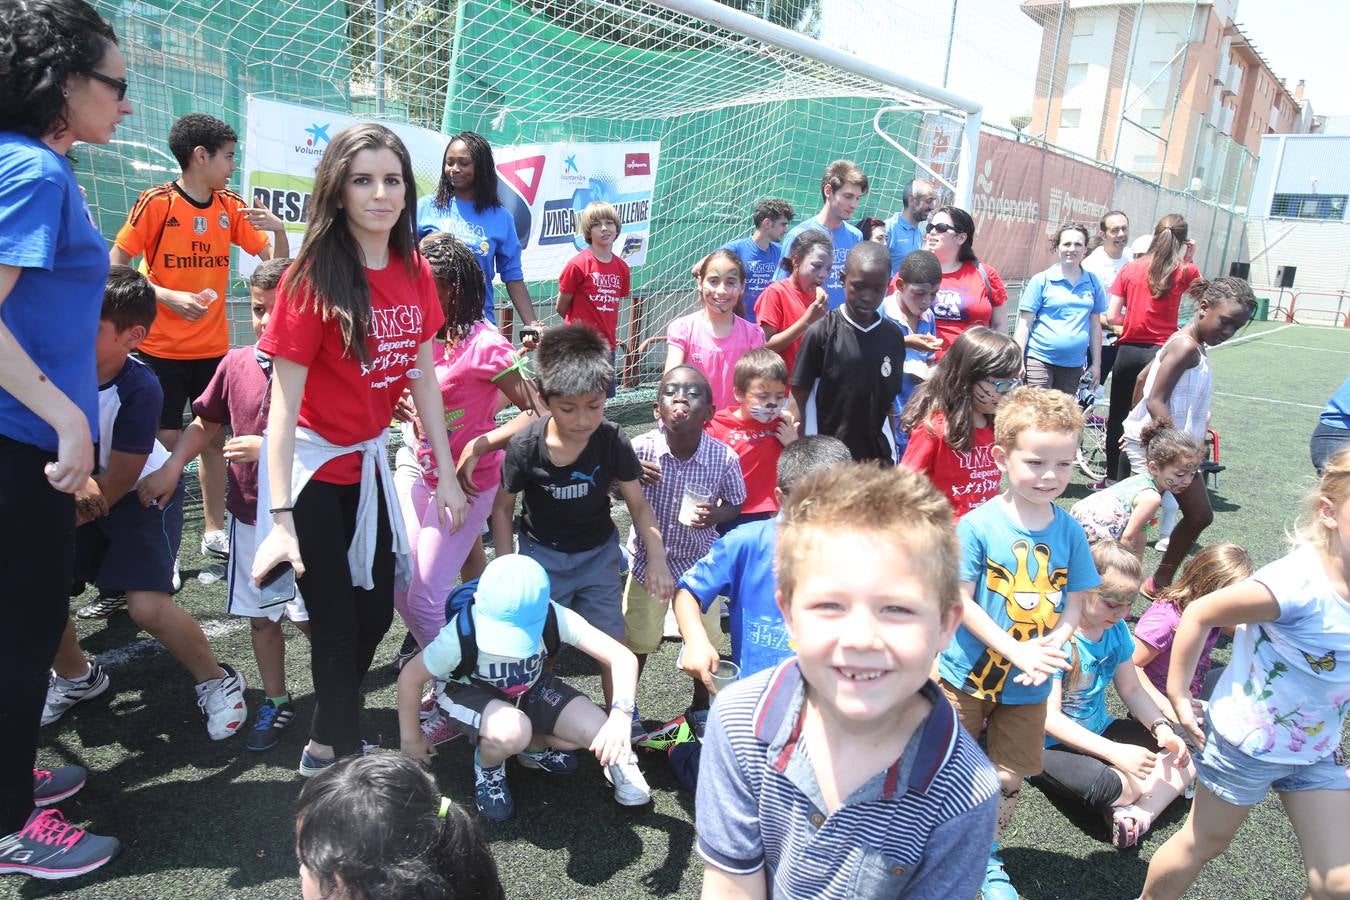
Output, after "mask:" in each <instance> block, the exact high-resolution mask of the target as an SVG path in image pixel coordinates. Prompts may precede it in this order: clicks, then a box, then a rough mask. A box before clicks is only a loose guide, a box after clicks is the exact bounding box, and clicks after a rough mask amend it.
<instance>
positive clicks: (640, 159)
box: [623, 153, 652, 175]
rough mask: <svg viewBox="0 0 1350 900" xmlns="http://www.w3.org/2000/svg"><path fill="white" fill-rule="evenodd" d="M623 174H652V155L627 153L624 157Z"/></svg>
mask: <svg viewBox="0 0 1350 900" xmlns="http://www.w3.org/2000/svg"><path fill="white" fill-rule="evenodd" d="M623 174H625V175H650V174H652V155H651V154H650V153H627V154H624V157H623Z"/></svg>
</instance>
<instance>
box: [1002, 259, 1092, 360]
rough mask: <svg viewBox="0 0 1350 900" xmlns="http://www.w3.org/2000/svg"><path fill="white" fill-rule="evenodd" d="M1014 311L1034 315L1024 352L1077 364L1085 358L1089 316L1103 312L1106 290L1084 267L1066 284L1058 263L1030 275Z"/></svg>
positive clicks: (1088, 338)
mask: <svg viewBox="0 0 1350 900" xmlns="http://www.w3.org/2000/svg"><path fill="white" fill-rule="evenodd" d="M1017 312H1018V314H1019V315H1020V314H1022V313H1031V314H1032V315H1033V316H1035V319H1034V320H1033V321H1032V323H1031V331H1030V332H1029V334H1028V337H1027V356H1030V357H1032V358H1033V359H1039V360H1040V361H1041V362H1044V363H1049V364H1050V365H1052V366H1081V365H1083V361H1084V360H1085V359H1087V353H1088V345H1089V343H1090V341H1091V334H1090V331H1089V328H1090V326H1091V323H1092V319H1093V317H1094V316H1099V315H1101V314H1102V313H1104V312H1106V290H1105V289H1104V288H1103V287H1102V283H1101V282H1100V281H1098V280H1097V276H1096V275H1093V274H1092V273H1091V272H1088V271H1087V270H1084V271H1082V272H1080V273H1079V275H1078V280H1077V281H1075V282H1074V283H1073V284H1070V283H1069V280H1068V279H1067V278H1065V277H1064V274H1063V272H1062V271H1061V270H1060V267H1059V266H1057V265H1056V266H1051V267H1050V268H1048V269H1046V270H1045V271H1044V272H1038V273H1036V274H1035V275H1032V276H1031V280H1030V281H1028V282H1027V287H1026V290H1024V291H1023V292H1022V299H1021V300H1020V301H1019V302H1018V305H1017Z"/></svg>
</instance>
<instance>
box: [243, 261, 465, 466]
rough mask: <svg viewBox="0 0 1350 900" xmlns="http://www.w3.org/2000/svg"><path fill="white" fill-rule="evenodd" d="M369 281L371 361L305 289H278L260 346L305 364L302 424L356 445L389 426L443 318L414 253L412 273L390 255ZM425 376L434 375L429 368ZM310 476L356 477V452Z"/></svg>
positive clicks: (337, 441)
mask: <svg viewBox="0 0 1350 900" xmlns="http://www.w3.org/2000/svg"><path fill="white" fill-rule="evenodd" d="M366 281H367V282H368V283H369V284H370V333H369V334H368V335H367V336H366V346H367V347H368V348H370V356H371V363H370V365H368V366H363V365H362V364H361V363H360V362H359V361H358V360H357V358H356V357H355V356H354V355H353V354H350V353H348V352H346V348H345V347H344V345H343V343H342V331H341V330H340V329H339V327H338V323H337V320H335V319H329V320H328V321H326V322H325V321H324V320H323V317H322V315H321V314H320V313H319V312H317V311H316V310H314V309H313V308H312V307H309V308H305V309H301V307H300V305H299V304H298V302H297V301H298V300H300V299H301V298H302V297H303V295H302V294H301V295H298V294H297V293H295V292H293V291H291V290H288V289H287V283H286V282H285V281H282V283H281V287H280V288H278V289H277V305H276V309H274V310H273V311H272V317H271V319H269V320H268V322H267V330H266V331H265V332H264V333H263V336H262V339H261V340H260V341H258V347H259V348H260V349H261V350H262V351H263V352H264V353H267V354H269V355H271V356H279V357H281V358H282V359H288V360H290V361H291V362H294V363H299V364H300V365H302V366H307V367H308V368H309V376H308V377H307V378H306V380H305V393H304V396H303V397H302V399H301V400H300V418H299V423H300V425H302V426H303V427H305V428H309V429H311V430H313V431H316V432H318V433H319V434H320V435H322V436H323V437H324V439H326V440H328V441H331V442H333V443H334V444H342V445H348V444H357V443H360V442H361V441H368V440H370V439H371V438H373V437H376V436H378V435H379V434H380V433H382V432H383V431H384V430H385V429H386V428H388V427H389V422H390V419H391V418H392V417H393V413H394V406H395V405H396V404H397V403H398V398H399V397H400V396H402V394H403V388H404V387H405V386H406V385H407V383H408V370H409V369H412V368H413V367H414V366H415V365H416V363H417V349H418V347H420V346H421V345H422V343H423V342H425V341H429V340H431V338H432V336H433V335H435V334H436V332H438V331H440V330H441V327H442V326H443V325H444V324H445V314H444V312H442V310H441V301H440V299H439V298H438V297H437V296H436V283H435V282H434V281H433V280H432V277H431V270H430V269H429V268H428V267H427V263H426V260H424V259H423V258H422V257H421V256H420V255H419V256H417V257H416V262H415V264H414V266H413V273H412V274H409V272H408V269H407V267H406V266H405V265H404V264H403V261H402V260H400V259H398V258H396V257H391V258H390V260H389V264H388V265H387V266H385V267H384V268H383V269H379V270H378V271H377V270H374V269H366ZM422 377H424V378H435V377H436V376H435V373H434V372H426V373H424V374H423V376H422ZM314 477H315V478H316V479H318V480H319V481H326V482H329V483H330V484H356V483H357V482H359V481H360V480H361V456H360V454H358V453H350V454H348V455H346V456H341V457H338V458H337V459H334V460H331V461H330V462H328V463H326V464H325V465H324V466H323V467H322V468H320V469H319V471H318V472H315V473H314Z"/></svg>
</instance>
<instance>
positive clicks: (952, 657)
mask: <svg viewBox="0 0 1350 900" xmlns="http://www.w3.org/2000/svg"><path fill="white" fill-rule="evenodd" d="M1007 507H1008V505H1007V503H1005V502H1004V501H1003V498H1001V497H996V498H994V499H993V500H990V501H989V502H988V503H986V504H984V505H983V506H981V507H979V508H978V509H975V510H974V511H972V512H971V513H969V514H968V515H967V516H965V517H964V518H963V519H961V521H960V522H958V523H957V525H956V534H957V536H958V537H959V538H960V539H961V583H962V585H963V586H964V585H965V584H973V585H974V586H975V594H974V597H975V602H976V603H978V604H979V605H980V607H981V608H982V609H983V610H984V611H985V612H986V613H988V614H989V617H990V618H992V619H993V620H994V622H995V623H996V624H997V625H998V626H999V627H1000V628H1002V629H1003V630H1004V631H1007V632H1008V633H1009V634H1011V635H1012V636H1013V637H1014V638H1016V639H1017V640H1019V641H1025V640H1035V639H1036V638H1039V637H1040V636H1041V635H1043V634H1045V633H1046V632H1049V631H1051V630H1052V629H1053V628H1054V627H1055V626H1056V625H1057V624H1059V614H1060V612H1061V611H1063V609H1064V601H1065V599H1067V597H1068V595H1069V594H1070V593H1071V592H1073V591H1087V590H1091V589H1092V588H1095V587H1097V586H1098V585H1099V584H1101V583H1102V579H1101V576H1100V575H1098V574H1097V567H1096V566H1095V565H1094V564H1093V562H1092V553H1091V551H1090V550H1089V549H1088V542H1087V535H1086V534H1084V532H1083V526H1082V525H1079V524H1078V522H1076V521H1075V520H1074V518H1073V516H1070V515H1069V514H1068V513H1067V512H1065V511H1064V510H1063V509H1061V508H1059V507H1058V506H1056V507H1054V511H1055V517H1054V519H1053V520H1052V521H1051V522H1050V525H1049V527H1047V528H1043V529H1041V530H1038V531H1028V530H1026V529H1025V528H1023V527H1022V526H1020V525H1018V524H1017V523H1015V522H1014V521H1013V520H1012V518H1011V517H1009V515H1008V512H1007ZM939 662H940V665H941V671H942V678H943V680H944V681H946V682H947V683H948V684H950V685H952V686H953V687H955V688H957V689H958V690H961V691H964V692H965V693H967V694H970V695H972V696H974V697H978V698H980V699H982V700H992V701H994V702H995V703H1007V704H1019V703H1041V702H1043V701H1044V700H1045V699H1046V698H1047V697H1049V696H1050V682H1049V681H1048V680H1047V681H1046V682H1045V683H1043V684H1041V685H1040V686H1039V687H1027V686H1026V685H1021V684H1016V683H1014V682H1013V676H1014V675H1016V674H1017V672H1015V671H1013V670H1012V663H1011V662H1009V660H1008V659H1007V658H1006V657H1004V656H1003V655H1002V654H1000V653H995V652H994V651H992V650H990V649H989V648H988V647H987V646H985V645H984V643H983V642H982V641H981V640H980V639H979V638H977V637H976V636H975V635H974V633H973V632H971V630H970V629H969V628H967V627H966V626H965V625H962V626H960V627H959V628H957V629H956V636H955V637H953V638H952V642H951V643H950V644H949V645H948V646H947V649H946V650H943V651H942V655H941V656H940V657H939Z"/></svg>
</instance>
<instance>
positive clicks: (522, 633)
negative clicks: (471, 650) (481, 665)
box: [471, 553, 549, 659]
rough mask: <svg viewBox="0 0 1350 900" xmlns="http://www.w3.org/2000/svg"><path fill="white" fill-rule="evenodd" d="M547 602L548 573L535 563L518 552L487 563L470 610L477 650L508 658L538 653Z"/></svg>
mask: <svg viewBox="0 0 1350 900" xmlns="http://www.w3.org/2000/svg"><path fill="white" fill-rule="evenodd" d="M548 603H549V584H548V573H547V572H545V571H544V567H543V566H541V565H539V563H537V562H535V561H534V560H532V559H530V558H529V557H528V556H522V555H521V554H519V553H512V554H510V555H508V556H499V557H497V558H496V559H494V560H493V561H492V562H490V563H488V565H487V568H485V569H484V570H483V574H482V575H481V576H480V577H479V579H478V591H477V592H476V593H475V595H474V601H473V606H472V607H471V609H472V610H473V629H474V634H475V636H476V638H477V640H478V650H479V651H480V652H482V653H491V654H492V655H494V656H505V657H508V658H510V659H525V658H526V657H528V656H533V655H534V654H535V653H538V652H539V644H540V642H541V640H542V638H543V634H544V622H545V621H546V620H547V618H548Z"/></svg>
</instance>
